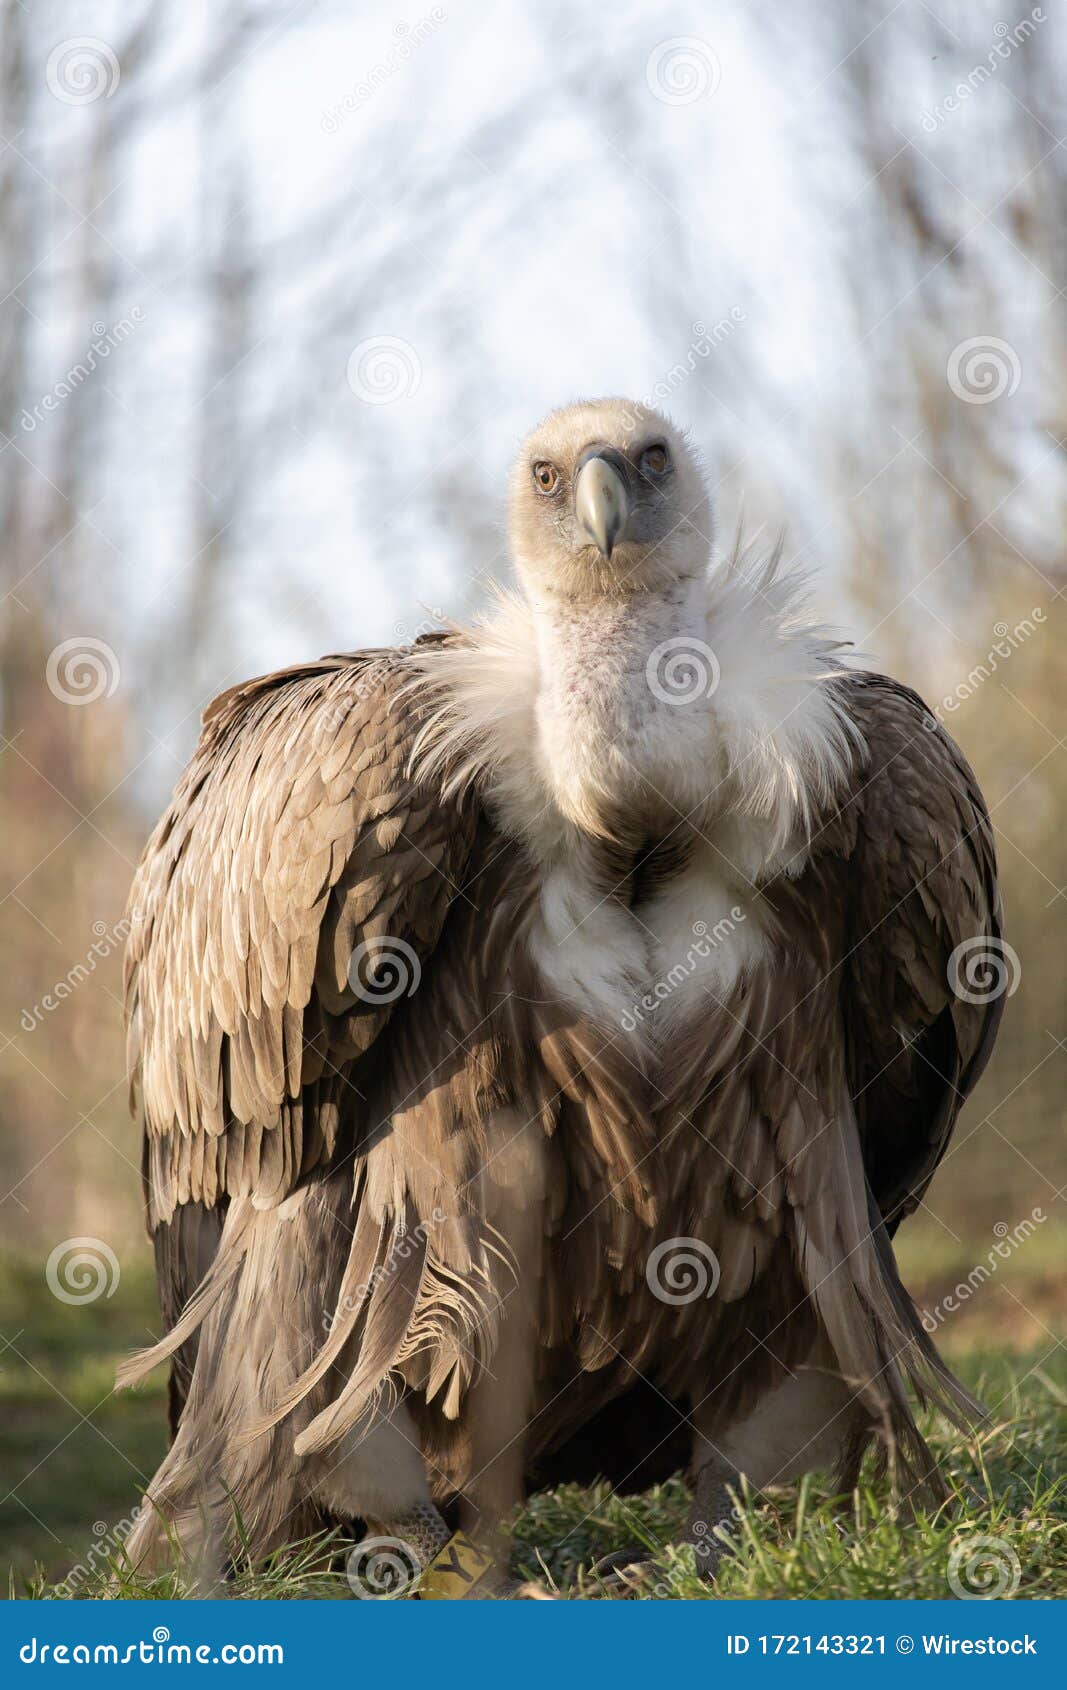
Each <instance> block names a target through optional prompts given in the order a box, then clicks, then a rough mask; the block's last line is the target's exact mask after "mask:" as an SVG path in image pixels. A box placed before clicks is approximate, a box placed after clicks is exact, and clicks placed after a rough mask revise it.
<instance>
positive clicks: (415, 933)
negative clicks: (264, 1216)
mask: <svg viewBox="0 0 1067 1690" xmlns="http://www.w3.org/2000/svg"><path fill="white" fill-rule="evenodd" d="M417 726H418V723H417V720H416V714H415V708H414V706H413V704H412V703H411V701H410V699H409V698H408V696H407V694H406V693H405V691H404V676H403V674H402V673H401V672H400V671H399V669H398V666H397V663H396V660H395V658H394V657H392V656H391V655H390V654H388V653H373V652H368V653H362V654H356V655H354V656H348V657H338V658H331V659H324V660H323V661H322V662H321V663H317V664H311V665H308V666H306V667H303V668H297V669H290V670H286V671H283V672H282V673H279V674H276V675H270V676H267V677H265V678H264V679H261V680H257V681H253V682H250V683H249V684H247V685H245V686H241V687H237V688H235V689H233V690H232V691H230V692H228V693H225V694H223V695H222V697H221V698H219V699H217V700H216V701H215V703H214V704H213V705H212V706H211V707H210V708H209V710H208V711H207V713H206V715H205V719H204V730H203V734H202V737H201V740H200V743H199V745H198V747H197V750H196V753H195V755H194V757H193V759H192V762H191V763H190V765H189V767H188V769H187V770H186V772H185V774H184V775H183V777H182V779H181V781H180V782H179V784H178V787H177V789H176V791H175V794H174V798H173V800H172V802H171V804H170V806H169V808H168V809H167V811H166V813H165V815H164V816H163V818H162V820H161V822H160V823H159V826H158V827H157V828H156V830H155V832H154V834H153V835H152V837H151V839H150V840H149V843H148V846H147V848H146V850H145V854H144V857H143V859H142V862H141V865H140V868H139V870H138V872H137V876H136V879H135V881H134V885H133V890H132V892H131V895H130V909H131V911H132V912H133V915H134V918H135V919H134V920H133V924H132V927H131V933H130V940H129V945H128V948H127V956H126V993H127V1014H128V1024H129V1066H130V1075H131V1085H132V1094H133V1097H134V1102H135V1108H137V1109H138V1111H139V1113H140V1115H141V1117H142V1120H143V1124H144V1131H145V1138H146V1146H145V1152H146V1153H145V1184H146V1200H147V1206H148V1217H149V1225H150V1227H152V1228H153V1229H154V1228H156V1227H157V1226H158V1225H159V1224H160V1223H161V1222H164V1221H168V1220H169V1219H170V1217H171V1216H172V1215H173V1212H174V1209H175V1206H176V1205H178V1204H186V1203H190V1202H192V1203H198V1202H203V1203H205V1204H208V1205H210V1204H213V1203H215V1202H216V1201H218V1200H219V1199H221V1198H223V1197H225V1196H239V1195H246V1196H251V1197H252V1199H253V1201H254V1202H255V1203H256V1204H257V1206H263V1205H270V1204H274V1203H278V1202H280V1201H281V1200H282V1199H283V1198H284V1197H285V1196H286V1195H287V1193H288V1192H290V1191H291V1190H292V1188H293V1186H294V1185H295V1184H296V1182H297V1181H298V1180H299V1178H300V1177H301V1175H302V1174H306V1173H307V1172H308V1171H309V1170H310V1169H311V1168H313V1167H315V1166H316V1165H317V1164H319V1163H321V1162H322V1161H324V1160H325V1159H326V1158H327V1157H328V1156H329V1154H330V1153H331V1151H332V1150H333V1148H334V1144H335V1140H336V1135H337V1131H338V1124H339V1120H340V1119H341V1117H342V1113H343V1107H342V1106H343V1104H344V1102H345V1101H346V1099H351V1100H352V1101H353V1102H355V1101H356V1100H357V1099H358V1065H359V1059H360V1058H362V1057H364V1056H365V1055H366V1053H367V1052H368V1051H369V1049H370V1047H371V1046H372V1044H373V1043H374V1040H375V1039H376V1037H377V1035H378V1033H379V1032H380V1031H381V1029H382V1027H383V1026H384V1024H385V1023H386V1022H387V1021H388V1019H389V1017H390V1015H391V1014H392V1012H393V1008H394V1003H395V1001H398V1000H399V999H400V998H401V996H402V994H400V993H398V994H397V996H396V998H395V999H394V998H392V997H390V995H389V989H388V988H389V984H390V982H389V981H388V980H387V979H386V980H383V979H382V977H381V976H380V975H379V976H378V977H377V979H375V977H374V976H373V974H368V973H366V972H363V973H361V974H360V975H359V976H358V978H357V984H359V985H360V986H361V988H362V993H361V992H359V991H357V990H355V989H354V987H353V984H352V981H350V979H349V969H350V965H351V962H352V957H353V953H354V952H355V951H356V950H357V947H359V946H361V945H362V946H367V945H368V944H369V945H370V946H371V947H372V950H371V952H370V953H369V955H368V959H367V963H366V965H365V967H366V968H369V969H371V970H373V968H374V965H375V953H374V950H373V947H374V946H375V944H376V943H377V942H379V941H382V940H384V939H386V938H389V939H390V940H400V941H401V942H402V944H403V945H405V946H409V947H410V949H411V952H412V953H413V954H414V956H416V957H417V958H418V959H419V962H420V964H421V963H422V962H423V961H425V959H426V958H427V956H428V955H429V953H430V951H432V949H433V947H434V945H435V944H436V941H437V938H438V935H439V933H440V930H441V926H442V923H443V921H444V918H445V914H446V911H447V909H448V906H449V903H450V901H451V899H452V898H453V896H454V891H455V886H456V883H457V879H458V878H459V877H460V876H461V875H462V871H463V865H464V863H465V862H466V860H467V857H468V856H469V853H470V849H471V844H472V841H473V837H474V829H475V825H476V816H475V815H474V814H473V811H472V809H471V807H470V806H464V805H462V804H459V803H452V804H449V803H447V802H443V801H442V800H441V799H440V796H439V794H437V793H432V794H431V793H428V792H426V791H424V790H420V789H419V788H418V787H417V786H416V785H415V784H414V782H413V781H412V779H411V778H410V776H409V774H408V768H407V764H408V755H409V751H410V747H411V742H412V739H413V736H414V734H415V732H416V731H417ZM379 958H380V966H381V967H382V968H384V967H386V966H387V960H386V952H385V950H382V951H381V952H380V953H379ZM403 961H404V959H403V957H402V958H401V962H402V964H403ZM374 1000H377V1001H374ZM353 1088H354V1089H353ZM349 1113H350V1114H351V1113H352V1111H351V1110H349Z"/></svg>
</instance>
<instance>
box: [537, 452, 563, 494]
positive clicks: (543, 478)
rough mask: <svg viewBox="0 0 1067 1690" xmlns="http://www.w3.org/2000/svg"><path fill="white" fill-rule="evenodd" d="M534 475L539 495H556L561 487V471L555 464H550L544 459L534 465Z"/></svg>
mask: <svg viewBox="0 0 1067 1690" xmlns="http://www.w3.org/2000/svg"><path fill="white" fill-rule="evenodd" d="M533 474H534V480H535V482H536V483H537V491H538V492H539V493H554V492H555V491H556V488H557V487H558V486H559V470H558V469H557V468H556V466H555V464H550V463H549V462H548V461H547V459H542V460H541V462H540V463H537V464H534V467H533Z"/></svg>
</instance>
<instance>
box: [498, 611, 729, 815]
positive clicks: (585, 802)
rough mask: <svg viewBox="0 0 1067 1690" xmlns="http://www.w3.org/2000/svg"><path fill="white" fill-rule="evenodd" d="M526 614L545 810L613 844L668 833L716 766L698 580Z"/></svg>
mask: <svg viewBox="0 0 1067 1690" xmlns="http://www.w3.org/2000/svg"><path fill="white" fill-rule="evenodd" d="M530 611H531V620H532V629H533V637H534V645H535V650H536V660H537V685H536V694H535V698H534V702H533V718H534V728H535V745H536V750H537V754H538V757H539V761H540V767H541V775H542V779H543V780H544V782H545V784H546V786H547V788H548V790H549V792H550V793H551V794H552V798H553V802H554V805H555V807H556V808H557V809H558V810H559V812H560V813H561V814H562V815H563V816H564V817H566V818H567V820H569V821H571V822H573V823H575V824H577V825H578V826H581V827H583V828H586V829H588V830H589V831H591V832H593V833H598V832H602V833H607V834H610V835H612V836H613V837H616V838H619V837H621V838H625V837H628V836H630V837H633V836H636V837H637V838H638V839H640V838H641V837H643V836H644V835H645V834H647V833H649V832H653V833H656V832H659V831H663V830H666V829H668V828H669V827H670V825H671V815H672V811H673V813H674V817H675V819H677V816H678V814H684V813H685V812H686V811H688V810H689V809H691V808H692V805H693V803H694V802H699V801H700V797H701V795H702V794H703V793H706V792H707V789H708V786H709V784H710V780H709V776H711V775H712V773H713V768H712V765H713V763H714V761H715V736H714V731H713V699H712V695H713V693H714V682H715V679H716V678H717V673H718V665H717V661H716V658H715V655H714V653H713V652H712V650H711V647H710V646H709V644H708V611H709V603H708V584H707V581H706V580H705V579H703V578H701V579H698V580H693V579H686V580H680V581H677V582H674V583H672V584H671V585H670V586H667V587H663V588H660V589H658V590H656V591H654V592H635V593H627V594H626V595H624V596H621V597H619V598H610V599H608V598H592V599H588V600H576V599H573V598H569V597H568V598H564V597H549V596H542V597H539V598H538V599H537V600H536V601H535V602H533V603H532V604H531V607H530ZM679 806H684V809H680V808H679Z"/></svg>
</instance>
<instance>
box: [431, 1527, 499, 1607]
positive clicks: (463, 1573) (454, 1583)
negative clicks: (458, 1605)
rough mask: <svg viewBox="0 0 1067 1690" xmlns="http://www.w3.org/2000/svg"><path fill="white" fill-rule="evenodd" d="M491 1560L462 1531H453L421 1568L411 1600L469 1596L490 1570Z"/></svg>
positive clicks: (449, 1598)
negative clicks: (441, 1547) (429, 1560)
mask: <svg viewBox="0 0 1067 1690" xmlns="http://www.w3.org/2000/svg"><path fill="white" fill-rule="evenodd" d="M492 1568H493V1560H492V1557H491V1556H490V1555H487V1554H486V1553H485V1551H484V1550H482V1549H479V1548H478V1546H477V1544H475V1543H472V1542H471V1540H470V1538H469V1537H468V1536H467V1535H466V1533H465V1532H454V1533H453V1534H452V1536H451V1537H450V1538H449V1540H448V1542H447V1543H446V1544H445V1546H444V1548H443V1549H439V1550H438V1551H437V1554H436V1555H435V1556H434V1558H433V1560H432V1561H431V1562H430V1564H429V1566H427V1567H426V1568H424V1570H423V1572H422V1575H421V1577H420V1579H419V1582H418V1584H417V1586H416V1588H415V1591H414V1594H413V1597H412V1600H413V1601H415V1602H458V1601H460V1600H461V1599H462V1598H463V1597H464V1596H470V1595H471V1594H472V1592H473V1591H474V1587H475V1586H476V1585H477V1584H480V1583H481V1581H482V1579H483V1578H484V1577H485V1575H486V1573H488V1572H491V1571H492Z"/></svg>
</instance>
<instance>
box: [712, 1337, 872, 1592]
mask: <svg viewBox="0 0 1067 1690" xmlns="http://www.w3.org/2000/svg"><path fill="white" fill-rule="evenodd" d="M693 1421H694V1425H695V1426H696V1427H697V1435H696V1437H695V1439H694V1448H693V1463H692V1472H693V1475H694V1477H693V1506H692V1510H691V1512H690V1516H689V1526H688V1530H687V1533H686V1538H687V1541H688V1542H690V1543H692V1544H693V1546H694V1549H695V1550H696V1555H697V1565H698V1566H699V1567H700V1568H701V1569H702V1570H703V1571H704V1572H705V1573H706V1574H707V1575H708V1577H714V1575H715V1572H716V1570H717V1568H718V1566H719V1563H720V1561H721V1560H722V1556H723V1554H724V1552H725V1545H724V1544H723V1543H722V1541H721V1539H720V1537H719V1536H718V1535H717V1531H716V1528H724V1527H725V1528H727V1529H729V1528H730V1526H731V1523H732V1522H733V1520H734V1516H735V1508H734V1502H733V1499H732V1497H731V1495H730V1492H731V1491H733V1492H735V1493H736V1492H737V1491H738V1489H739V1487H740V1482H741V1478H742V1476H743V1477H744V1478H745V1479H747V1480H748V1482H749V1484H750V1485H751V1486H752V1488H753V1490H757V1491H759V1490H766V1489H767V1488H768V1487H769V1486H771V1485H784V1484H788V1483H789V1482H790V1481H791V1480H793V1479H798V1478H800V1477H801V1475H802V1474H804V1473H809V1472H811V1471H812V1470H813V1469H815V1468H820V1469H828V1470H834V1471H838V1472H840V1471H842V1470H843V1469H844V1468H845V1467H846V1466H847V1465H848V1464H849V1463H850V1462H852V1461H853V1460H854V1455H855V1450H856V1448H857V1442H858V1440H859V1441H862V1436H863V1433H864V1431H865V1429H866V1425H867V1416H866V1413H865V1412H864V1410H862V1409H861V1408H860V1407H859V1405H858V1403H857V1401H856V1396H855V1392H854V1391H852V1390H851V1389H850V1388H849V1386H848V1385H847V1384H846V1383H845V1381H844V1380H843V1379H842V1378H841V1376H840V1374H838V1373H836V1372H834V1371H833V1370H832V1368H830V1367H828V1366H823V1365H821V1364H820V1362H817V1361H816V1360H815V1358H814V1357H812V1358H811V1359H810V1360H809V1363H808V1364H807V1365H806V1366H804V1367H801V1368H800V1369H798V1371H797V1372H796V1373H793V1374H791V1375H790V1377H789V1378H788V1379H784V1380H783V1381H782V1383H781V1384H779V1385H775V1386H773V1387H772V1388H771V1389H770V1390H769V1391H766V1392H765V1393H764V1395H763V1396H762V1397H761V1398H760V1399H759V1401H758V1402H757V1403H756V1405H755V1407H754V1408H753V1409H752V1411H751V1412H750V1413H749V1414H748V1415H746V1416H745V1418H744V1419H743V1420H738V1421H736V1422H734V1424H733V1425H730V1426H726V1427H722V1426H714V1427H713V1425H712V1423H711V1422H710V1421H709V1422H708V1423H707V1424H702V1416H701V1413H700V1410H699V1409H697V1410H695V1411H694V1415H693Z"/></svg>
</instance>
